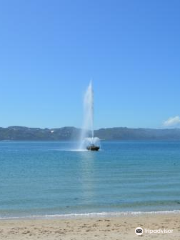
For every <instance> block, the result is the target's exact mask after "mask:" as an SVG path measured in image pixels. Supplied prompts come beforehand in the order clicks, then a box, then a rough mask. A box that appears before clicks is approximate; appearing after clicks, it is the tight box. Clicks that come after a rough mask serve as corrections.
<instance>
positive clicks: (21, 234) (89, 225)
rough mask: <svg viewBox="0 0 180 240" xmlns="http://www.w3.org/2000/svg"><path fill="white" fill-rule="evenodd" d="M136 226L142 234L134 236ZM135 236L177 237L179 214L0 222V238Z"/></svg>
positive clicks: (72, 239) (76, 239)
mask: <svg viewBox="0 0 180 240" xmlns="http://www.w3.org/2000/svg"><path fill="white" fill-rule="evenodd" d="M137 227H142V228H143V231H144V233H143V235H141V236H137V235H136V234H135V228H137ZM164 229H165V230H164ZM147 230H156V231H157V230H161V231H166V230H169V231H170V232H171V233H162V232H161V233H151V234H150V233H148V232H147ZM145 231H146V232H145ZM138 238H140V239H168V240H170V239H172V240H176V239H177V240H178V239H180V214H178V213H168V214H140V215H124V216H118V217H102V218H100V217H98V218H96V217H94V218H76V219H41V220H40V219H33V220H28V219H24V220H1V221H0V239H1V240H4V239H8V240H12V239H14V240H25V239H32V240H36V239H43V240H44V239H49V240H61V239H62V240H81V239H82V240H83V239H87V240H88V239H98V240H101V239H102V240H104V239H107V240H119V239H138Z"/></svg>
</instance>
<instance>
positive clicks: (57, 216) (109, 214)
mask: <svg viewBox="0 0 180 240" xmlns="http://www.w3.org/2000/svg"><path fill="white" fill-rule="evenodd" d="M144 214H149V215H151V214H152V215H154V214H180V210H172V211H151V212H142V211H139V212H131V211H129V212H97V213H96V212H92V213H69V214H53V215H51V214H48V215H47V214H46V215H30V216H19V217H18V216H17V217H0V220H10V219H12V220H13V219H14V220H15V219H63V218H66V219H68V218H69V219H71V218H79V217H80V218H94V217H118V216H134V215H144Z"/></svg>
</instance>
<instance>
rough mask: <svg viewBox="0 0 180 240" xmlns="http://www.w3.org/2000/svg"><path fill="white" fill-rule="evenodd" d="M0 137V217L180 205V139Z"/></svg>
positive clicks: (146, 209) (160, 208)
mask: <svg viewBox="0 0 180 240" xmlns="http://www.w3.org/2000/svg"><path fill="white" fill-rule="evenodd" d="M77 145H78V144H76V143H75V142H13V141H12V142H11V141H10V142H0V218H16V217H17V218H19V217H38V216H40V217H48V216H49V217H50V216H77V215H81V214H82V215H83V214H84V215H88V214H89V215H93V214H94V215H96V214H97V215H98V214H99V215H101V214H108V213H109V214H113V213H114V214H118V213H128V212H131V213H136V212H153V211H173V210H180V142H175V141H174V142H173V141H171V142H167V141H164V142H160V141H148V142H143V141H140V142H137V141H119V142H106V141H104V142H102V146H101V151H99V152H89V151H78V150H76V146H77Z"/></svg>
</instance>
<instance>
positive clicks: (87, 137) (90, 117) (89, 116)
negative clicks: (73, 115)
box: [80, 82, 99, 149]
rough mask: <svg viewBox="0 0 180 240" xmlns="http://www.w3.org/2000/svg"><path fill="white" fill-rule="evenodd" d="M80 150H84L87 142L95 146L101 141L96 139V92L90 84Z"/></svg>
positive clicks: (87, 91)
mask: <svg viewBox="0 0 180 240" xmlns="http://www.w3.org/2000/svg"><path fill="white" fill-rule="evenodd" d="M80 141H81V144H80V148H81V149H82V148H84V147H85V146H84V145H87V142H89V143H91V144H95V143H96V142H98V141H99V139H98V138H95V137H94V92H93V86H92V82H90V84H89V86H88V88H87V90H86V92H85V95H84V121H83V127H82V132H81V138H80Z"/></svg>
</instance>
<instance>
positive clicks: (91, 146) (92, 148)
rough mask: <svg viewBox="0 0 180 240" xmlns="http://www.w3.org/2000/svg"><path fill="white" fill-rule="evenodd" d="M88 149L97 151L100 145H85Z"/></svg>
mask: <svg viewBox="0 0 180 240" xmlns="http://www.w3.org/2000/svg"><path fill="white" fill-rule="evenodd" d="M86 148H87V150H88V151H99V149H100V147H99V146H95V145H94V144H92V145H90V146H87V147H86Z"/></svg>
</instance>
